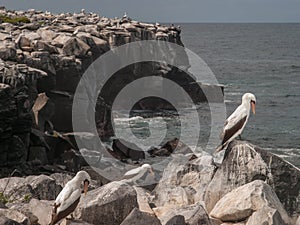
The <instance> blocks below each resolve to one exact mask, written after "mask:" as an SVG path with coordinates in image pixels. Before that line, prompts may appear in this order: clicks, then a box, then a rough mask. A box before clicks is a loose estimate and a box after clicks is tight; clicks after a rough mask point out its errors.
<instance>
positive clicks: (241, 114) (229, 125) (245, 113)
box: [215, 93, 256, 152]
mask: <svg viewBox="0 0 300 225" xmlns="http://www.w3.org/2000/svg"><path fill="white" fill-rule="evenodd" d="M255 104H256V98H255V96H254V94H251V93H246V94H244V95H243V97H242V104H241V105H240V106H239V107H237V109H236V110H235V111H234V112H233V113H232V114H231V115H230V116H229V117H228V118H227V120H226V121H225V124H224V128H223V131H222V133H221V135H220V138H221V140H222V143H221V144H220V145H219V146H218V147H217V149H216V151H215V152H219V151H222V150H223V149H224V148H225V147H226V146H227V145H228V144H229V143H230V142H231V141H233V139H235V138H236V137H237V136H239V135H240V134H241V133H242V132H243V130H244V127H245V125H246V123H247V121H248V118H249V115H250V108H252V112H253V114H255Z"/></svg>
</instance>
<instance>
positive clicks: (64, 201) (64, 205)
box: [49, 171, 91, 225]
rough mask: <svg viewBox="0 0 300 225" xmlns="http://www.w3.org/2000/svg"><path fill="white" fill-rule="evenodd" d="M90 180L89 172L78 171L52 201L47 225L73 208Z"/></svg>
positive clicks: (56, 220) (53, 222)
mask: <svg viewBox="0 0 300 225" xmlns="http://www.w3.org/2000/svg"><path fill="white" fill-rule="evenodd" d="M90 182H91V178H90V176H89V174H88V173H87V172H85V171H79V172H78V173H77V174H76V176H75V177H74V178H73V179H72V180H70V181H69V182H68V183H67V184H66V186H65V187H64V188H63V190H62V191H61V192H60V193H59V195H58V196H57V198H56V200H55V202H54V206H53V210H52V219H51V222H50V224H49V225H54V224H56V223H58V222H59V221H60V220H62V219H63V218H65V217H67V216H68V215H69V214H71V213H72V212H73V211H74V210H75V208H76V207H77V205H78V203H79V200H80V197H81V193H84V194H86V193H87V190H88V185H89V183H90ZM81 184H83V190H82V189H81Z"/></svg>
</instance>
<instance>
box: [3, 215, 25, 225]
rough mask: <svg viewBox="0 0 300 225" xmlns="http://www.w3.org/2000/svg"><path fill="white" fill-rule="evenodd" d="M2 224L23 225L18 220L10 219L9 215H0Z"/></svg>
mask: <svg viewBox="0 0 300 225" xmlns="http://www.w3.org/2000/svg"><path fill="white" fill-rule="evenodd" d="M0 224H1V225H21V224H20V223H18V222H17V221H15V220H11V219H8V218H7V217H4V216H3V217H2V216H1V217H0Z"/></svg>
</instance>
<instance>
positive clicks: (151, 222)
mask: <svg viewBox="0 0 300 225" xmlns="http://www.w3.org/2000/svg"><path fill="white" fill-rule="evenodd" d="M141 222H142V223H143V224H147V225H161V223H160V221H159V219H157V218H156V217H155V216H154V215H151V214H149V213H146V212H142V211H140V210H139V209H137V208H134V209H133V210H132V211H131V213H130V214H129V215H128V216H127V217H126V218H125V220H124V221H123V222H122V223H121V225H140V224H141Z"/></svg>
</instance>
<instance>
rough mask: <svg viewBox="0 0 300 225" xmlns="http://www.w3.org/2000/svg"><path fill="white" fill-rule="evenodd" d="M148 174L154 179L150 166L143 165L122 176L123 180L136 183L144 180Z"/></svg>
mask: <svg viewBox="0 0 300 225" xmlns="http://www.w3.org/2000/svg"><path fill="white" fill-rule="evenodd" d="M148 174H150V175H151V176H153V179H154V172H153V169H152V166H150V165H149V164H144V165H142V166H141V167H138V168H134V169H132V170H129V171H127V172H126V173H125V174H124V176H123V180H127V181H129V182H133V183H136V182H137V181H143V180H146V179H147V176H148Z"/></svg>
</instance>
